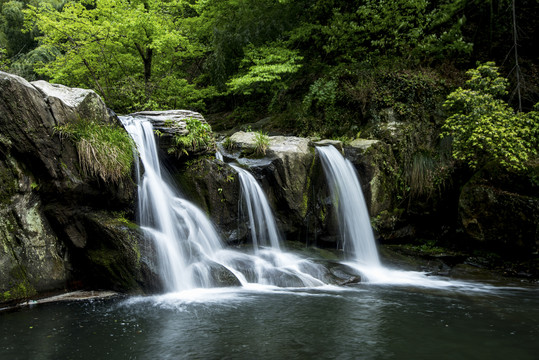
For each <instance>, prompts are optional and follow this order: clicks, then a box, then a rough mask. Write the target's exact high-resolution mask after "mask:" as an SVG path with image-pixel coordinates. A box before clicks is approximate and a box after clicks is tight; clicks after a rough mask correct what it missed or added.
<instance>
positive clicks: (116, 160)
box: [55, 119, 133, 183]
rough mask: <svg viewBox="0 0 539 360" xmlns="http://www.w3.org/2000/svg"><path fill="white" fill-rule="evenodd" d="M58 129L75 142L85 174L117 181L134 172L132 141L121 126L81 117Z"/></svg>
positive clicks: (61, 133) (57, 129) (108, 180)
mask: <svg viewBox="0 0 539 360" xmlns="http://www.w3.org/2000/svg"><path fill="white" fill-rule="evenodd" d="M55 130H56V131H57V132H58V133H59V134H60V136H61V137H62V138H68V139H70V140H71V141H73V142H74V144H75V146H76V147H77V153H78V155H79V162H80V166H81V171H82V173H83V174H84V175H86V176H92V177H96V178H100V179H101V180H103V181H105V182H113V183H118V182H120V181H121V180H122V179H124V178H126V177H127V176H129V175H130V173H131V164H132V163H133V150H132V149H133V146H132V140H131V138H130V137H129V135H128V134H127V132H126V131H125V130H124V129H122V128H121V127H120V126H118V125H111V124H102V123H101V124H100V123H98V122H96V121H93V120H84V119H80V120H78V121H75V122H72V123H68V124H66V125H62V126H57V127H56V128H55Z"/></svg>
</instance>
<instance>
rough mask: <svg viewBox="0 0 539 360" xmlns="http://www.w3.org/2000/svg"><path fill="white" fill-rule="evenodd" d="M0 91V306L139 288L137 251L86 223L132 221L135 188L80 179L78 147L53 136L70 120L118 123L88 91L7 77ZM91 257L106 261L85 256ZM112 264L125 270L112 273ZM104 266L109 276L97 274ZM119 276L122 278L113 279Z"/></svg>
mask: <svg viewBox="0 0 539 360" xmlns="http://www.w3.org/2000/svg"><path fill="white" fill-rule="evenodd" d="M0 88H1V89H2V91H1V92H0V128H1V129H2V134H1V135H0V185H1V186H0V245H1V246H0V295H1V296H0V302H2V301H6V300H15V299H21V298H27V297H29V296H33V295H34V294H36V293H38V294H39V293H41V292H47V291H53V290H57V289H61V288H64V287H67V288H69V287H72V286H89V285H90V284H97V283H98V282H99V281H101V280H104V282H103V283H102V284H101V285H100V286H103V284H110V286H111V287H114V286H117V287H118V288H120V287H122V288H123V289H126V288H128V287H130V286H135V285H136V286H140V284H139V282H138V280H139V279H141V278H142V276H139V275H138V273H137V272H136V271H139V270H137V269H139V268H140V266H139V264H138V263H137V262H135V261H131V260H133V259H134V258H135V256H134V255H133V254H134V252H135V250H134V248H132V247H131V248H129V247H128V246H127V244H126V243H125V242H124V241H126V240H125V239H124V238H123V236H124V235H125V234H124V233H122V232H118V233H115V231H113V230H112V229H111V228H110V227H109V228H107V227H106V226H104V228H103V229H102V230H101V231H96V230H95V228H94V227H93V226H94V225H95V224H96V221H91V220H90V219H92V218H93V217H94V216H97V215H96V214H99V213H101V212H103V209H105V208H106V209H112V210H116V211H119V212H122V213H124V214H131V216H132V206H133V205H134V196H135V184H134V182H133V181H132V180H131V179H125V181H122V182H120V183H118V184H116V183H114V184H111V183H104V182H102V181H100V180H99V179H96V178H92V177H89V176H85V175H82V174H81V173H80V169H81V164H80V163H79V159H78V154H77V149H76V147H75V145H74V144H73V143H72V142H71V141H68V140H64V141H62V139H61V138H60V136H59V135H58V133H57V132H56V131H55V126H57V125H61V124H66V123H68V122H70V121H73V120H78V119H92V120H94V121H95V120H97V121H101V122H103V123H113V122H114V121H116V120H115V118H114V117H113V116H111V115H109V110H108V109H107V107H106V106H105V104H104V103H103V102H102V101H101V99H100V98H99V96H98V95H97V94H95V93H94V92H93V91H90V90H84V89H70V88H67V87H65V86H61V85H52V84H48V83H46V82H43V81H38V82H34V83H29V82H27V81H26V80H24V79H23V78H20V77H18V76H14V75H11V74H7V73H4V72H0ZM112 217H114V216H112ZM96 226H97V225H96ZM99 226H101V225H99ZM129 249H131V250H129ZM90 250H92V251H94V250H99V251H102V254H103V257H101V258H99V259H98V258H97V257H95V258H92V257H91V256H87V255H88V254H89V253H88V252H89V251H90ZM108 250H111V251H110V252H109V251H108ZM123 251H125V254H124V253H123ZM125 256H128V257H129V258H130V259H131V260H129V261H128V260H127V259H125V258H124V257H125ZM81 259H85V260H84V261H80V260H81ZM107 259H108V260H110V261H109V263H107V261H108V260H107ZM106 260H107V261H106ZM116 260H118V261H119V262H120V263H121V264H123V265H119V267H118V268H114V266H116V265H113V262H114V261H116ZM92 261H93V262H92ZM106 265H110V269H112V270H113V271H111V272H109V273H108V274H106V272H105V271H102V272H100V271H94V270H96V269H99V268H100V266H101V268H103V267H106ZM137 266H138V267H137ZM130 267H131V268H130ZM128 268H129V270H128ZM117 270H118V273H120V274H121V275H119V276H118V277H114V276H115V275H114V274H118V273H116V271H117ZM124 270H125V271H124ZM141 271H142V270H141ZM126 274H127V275H129V276H130V277H131V279H127V277H128V276H127V275H126ZM124 275H126V276H124ZM107 280H108V281H109V282H107ZM116 281H118V284H116V283H115V282H116ZM144 281H145V280H140V283H142V282H144ZM75 284H77V285H75Z"/></svg>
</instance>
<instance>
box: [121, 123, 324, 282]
mask: <svg viewBox="0 0 539 360" xmlns="http://www.w3.org/2000/svg"><path fill="white" fill-rule="evenodd" d="M121 120H122V123H123V125H124V127H125V128H126V130H127V131H128V133H129V134H130V135H131V137H132V138H133V140H134V141H135V144H136V146H137V150H138V154H139V156H140V160H141V162H142V164H143V166H144V175H143V176H141V175H140V169H138V167H137V174H138V178H137V180H138V186H139V187H138V192H139V204H138V206H139V222H140V225H141V227H142V229H144V231H145V233H146V235H147V237H148V238H149V239H151V240H152V241H153V243H154V244H155V247H156V249H157V253H158V265H159V272H160V274H159V275H160V276H161V278H162V280H163V283H164V285H165V288H166V290H167V292H180V291H186V290H190V289H195V288H209V287H213V286H215V277H216V276H217V277H219V272H221V273H222V271H223V270H225V271H226V270H228V271H230V273H231V274H233V275H234V276H235V277H236V278H237V279H238V281H239V283H241V285H242V286H244V287H253V286H255V287H256V285H270V286H281V287H304V286H309V287H310V286H319V285H323V284H324V282H323V281H321V280H319V279H318V278H317V277H322V276H325V275H326V273H327V271H324V269H323V267H322V266H321V265H319V264H314V263H312V262H310V261H308V260H306V259H303V258H300V257H298V256H295V255H292V254H287V253H284V252H281V251H280V246H279V236H278V232H277V228H276V226H275V220H274V218H273V215H272V214H271V209H270V208H269V205H268V203H267V200H266V198H265V196H264V194H263V193H262V190H261V189H260V187H258V189H257V188H256V187H257V186H258V185H257V184H256V186H255V185H251V186H250V187H247V191H249V193H248V194H246V195H245V196H248V197H249V198H251V199H256V201H255V203H253V204H251V207H252V208H253V209H257V208H259V207H260V206H262V207H263V208H264V209H263V210H261V214H257V211H258V210H256V211H255V210H253V214H257V215H256V216H257V218H256V221H257V222H259V223H258V224H255V225H254V226H253V228H256V229H257V231H258V232H257V235H256V238H257V239H258V240H257V243H258V246H256V247H255V248H256V254H255V255H252V254H247V253H244V252H239V251H234V250H229V249H224V246H223V243H222V242H221V240H220V238H219V235H218V234H217V232H216V230H215V228H214V227H213V225H212V224H211V222H210V220H209V219H208V218H207V216H206V215H205V214H204V213H203V212H202V211H201V210H200V209H198V208H197V207H196V206H195V205H193V204H191V203H190V202H188V201H187V200H185V199H182V198H180V197H179V196H178V194H177V193H176V191H175V190H174V188H173V187H171V186H170V185H169V184H167V183H166V181H164V179H163V177H162V170H161V166H160V163H159V159H158V156H157V147H156V144H155V137H154V134H153V128H152V125H151V123H150V122H149V121H147V120H144V118H133V117H122V118H121ZM240 170H241V169H240ZM240 176H244V177H249V176H251V175H250V174H248V173H247V174H245V173H243V174H242V175H240ZM251 178H252V176H251ZM253 180H254V178H253ZM255 183H256V181H255ZM253 194H256V196H255V195H253ZM253 201H254V200H253ZM256 202H262V203H264V204H265V205H259V204H258V203H256ZM253 221H254V220H253ZM262 223H264V224H265V225H264V226H263V227H261V225H260V224H262ZM264 246H270V247H269V248H265V247H264ZM223 268H224V269H223ZM216 271H217V275H216V273H215V272H216Z"/></svg>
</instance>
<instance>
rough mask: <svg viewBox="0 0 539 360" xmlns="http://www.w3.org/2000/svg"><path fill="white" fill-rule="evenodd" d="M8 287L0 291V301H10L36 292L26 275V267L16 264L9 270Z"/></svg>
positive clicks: (26, 297)
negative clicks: (9, 279)
mask: <svg viewBox="0 0 539 360" xmlns="http://www.w3.org/2000/svg"><path fill="white" fill-rule="evenodd" d="M9 276H10V278H12V279H13V280H12V281H10V285H9V286H10V288H9V289H7V290H6V291H4V292H2V293H0V301H11V300H18V299H28V298H29V297H31V296H34V295H36V294H37V291H36V289H35V288H34V286H33V285H32V284H31V283H30V281H29V280H28V278H27V275H26V268H25V267H24V266H22V265H16V266H14V267H13V268H12V269H11V270H10V271H9Z"/></svg>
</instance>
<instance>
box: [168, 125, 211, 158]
mask: <svg viewBox="0 0 539 360" xmlns="http://www.w3.org/2000/svg"><path fill="white" fill-rule="evenodd" d="M185 123H186V125H187V126H186V129H187V130H188V131H189V133H188V134H187V135H177V134H176V135H174V146H173V147H172V148H170V149H169V153H174V152H184V153H186V154H187V153H188V150H191V151H198V150H200V149H201V148H203V147H206V148H214V147H215V138H214V136H213V132H212V131H211V127H210V125H208V124H206V123H203V122H202V121H200V120H198V119H186V120H185Z"/></svg>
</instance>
